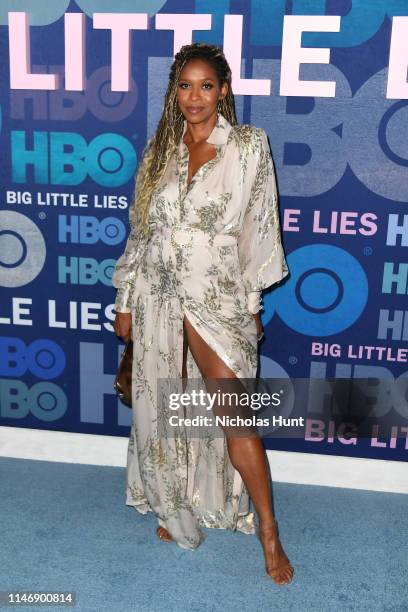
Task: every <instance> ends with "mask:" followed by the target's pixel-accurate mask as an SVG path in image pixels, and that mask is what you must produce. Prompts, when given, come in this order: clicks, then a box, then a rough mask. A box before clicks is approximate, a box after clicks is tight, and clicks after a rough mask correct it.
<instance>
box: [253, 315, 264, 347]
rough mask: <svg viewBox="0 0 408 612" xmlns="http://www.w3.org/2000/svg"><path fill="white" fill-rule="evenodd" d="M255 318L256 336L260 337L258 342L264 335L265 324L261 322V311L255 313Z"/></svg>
mask: <svg viewBox="0 0 408 612" xmlns="http://www.w3.org/2000/svg"><path fill="white" fill-rule="evenodd" d="M253 317H254V319H255V323H256V337H257V339H258V342H259V341H260V340H262V338H263V336H264V330H263V325H262V322H261V316H260V314H259V312H257V313H256V314H254V315H253Z"/></svg>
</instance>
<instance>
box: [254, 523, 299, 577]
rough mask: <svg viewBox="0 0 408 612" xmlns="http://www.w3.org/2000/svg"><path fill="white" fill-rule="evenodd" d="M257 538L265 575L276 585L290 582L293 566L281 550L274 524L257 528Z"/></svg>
mask: <svg viewBox="0 0 408 612" xmlns="http://www.w3.org/2000/svg"><path fill="white" fill-rule="evenodd" d="M258 537H259V539H260V541H261V544H262V548H263V551H264V556H265V570H266V573H267V574H268V576H270V577H271V578H272V580H274V581H275V582H276V584H279V585H281V584H287V583H288V582H290V581H291V580H292V577H293V566H292V565H291V563H290V561H289V559H288V557H287V556H286V554H285V551H284V550H283V548H282V544H281V543H280V540H279V537H278V533H277V530H276V524H274V525H270V526H267V527H259V529H258Z"/></svg>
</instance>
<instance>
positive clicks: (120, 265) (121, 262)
mask: <svg viewBox="0 0 408 612" xmlns="http://www.w3.org/2000/svg"><path fill="white" fill-rule="evenodd" d="M141 236H142V234H141V233H140V232H139V231H138V230H137V229H136V228H135V227H133V226H131V230H130V233H129V236H128V238H127V242H126V247H125V250H124V252H123V254H122V255H121V256H120V257H119V259H118V260H117V261H116V265H115V269H114V271H113V274H112V285H113V286H114V287H115V289H117V292H116V300H115V310H116V312H130V311H131V300H132V289H133V285H134V281H135V276H136V272H137V268H138V266H139V263H140V261H141V259H142V255H143V252H144V249H145V246H146V245H145V240H144V239H143V238H142V237H141Z"/></svg>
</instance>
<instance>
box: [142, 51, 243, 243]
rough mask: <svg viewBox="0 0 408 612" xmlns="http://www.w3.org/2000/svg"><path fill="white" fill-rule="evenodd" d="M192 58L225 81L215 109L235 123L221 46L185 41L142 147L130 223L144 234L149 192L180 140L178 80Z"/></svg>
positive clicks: (221, 83) (181, 117) (181, 123)
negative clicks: (150, 134)
mask: <svg viewBox="0 0 408 612" xmlns="http://www.w3.org/2000/svg"><path fill="white" fill-rule="evenodd" d="M191 59H201V60H203V61H205V62H207V63H208V64H210V66H211V67H212V68H213V69H214V71H215V73H216V74H217V76H218V79H219V82H220V86H222V85H223V84H224V83H227V84H228V93H227V95H226V96H224V97H223V99H222V100H221V101H219V103H218V112H219V113H221V114H222V115H223V116H224V117H225V118H226V119H227V120H228V121H229V123H230V124H231V125H236V124H237V123H238V121H237V117H236V113H235V101H234V94H233V93H232V89H231V69H230V67H229V65H228V62H227V60H226V58H225V56H224V53H223V51H222V49H221V48H220V47H218V46H216V45H208V44H205V43H194V44H191V45H184V46H183V47H181V49H180V51H179V52H178V53H177V54H176V55H175V58H174V61H173V64H172V66H171V69H170V75H169V83H168V86H167V91H166V95H165V98H164V107H163V113H162V116H161V119H160V121H159V124H158V126H157V129H156V132H155V134H154V136H153V138H152V139H151V140H150V141H149V142H148V144H147V146H146V147H145V149H144V151H143V154H142V160H141V162H140V165H139V169H138V172H137V174H136V184H135V193H134V197H133V207H132V210H131V217H130V220H131V224H132V225H133V227H137V228H138V232H140V233H141V234H142V235H143V236H144V237H145V238H148V235H149V223H148V219H149V206H150V200H151V197H152V194H153V192H154V190H155V188H156V186H157V185H158V183H159V181H160V179H161V177H162V176H163V174H164V172H165V170H166V166H167V163H168V161H169V159H170V158H171V156H172V154H173V153H174V151H175V150H176V148H177V146H178V145H179V143H180V139H181V137H182V133H183V122H184V116H183V114H182V113H181V111H180V109H179V106H178V102H177V84H178V81H179V77H180V73H181V71H182V69H183V68H184V66H185V64H186V63H187V62H188V61H189V60H191Z"/></svg>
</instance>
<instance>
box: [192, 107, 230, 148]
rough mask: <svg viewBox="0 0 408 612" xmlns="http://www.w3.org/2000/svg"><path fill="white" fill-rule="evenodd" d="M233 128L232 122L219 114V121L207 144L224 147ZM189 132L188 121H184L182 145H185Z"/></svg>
mask: <svg viewBox="0 0 408 612" xmlns="http://www.w3.org/2000/svg"><path fill="white" fill-rule="evenodd" d="M231 128H232V125H231V124H230V122H229V121H228V119H226V118H225V117H224V115H222V114H221V113H218V114H217V121H216V123H215V126H214V128H213V130H212V132H211V134H210V135H209V136H208V138H207V140H206V142H209V143H210V144H214V145H223V144H225V143H226V142H227V140H228V134H229V132H230V130H231ZM186 131H187V121H186V119H184V121H183V133H182V135H181V139H180V144H184V143H183V138H184V134H185V133H186Z"/></svg>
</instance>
